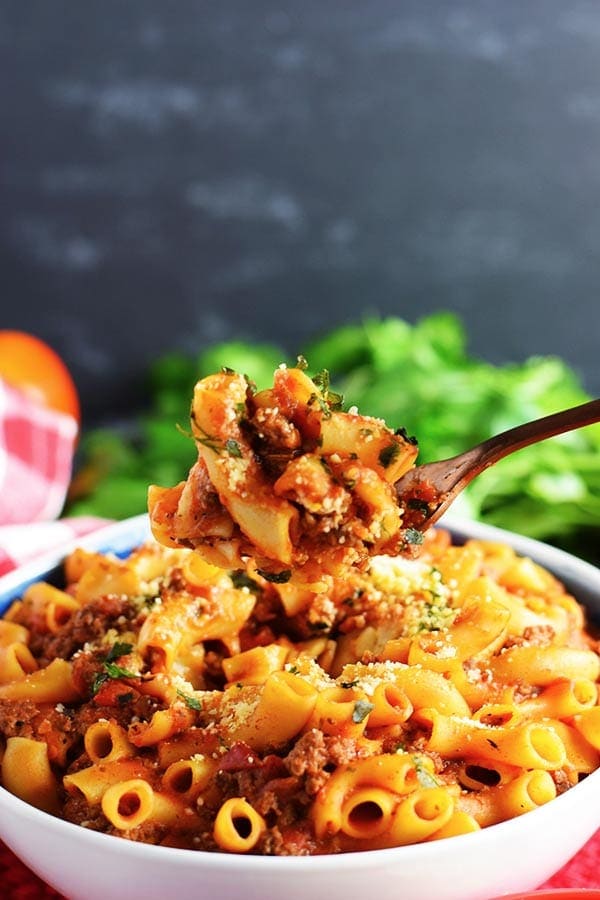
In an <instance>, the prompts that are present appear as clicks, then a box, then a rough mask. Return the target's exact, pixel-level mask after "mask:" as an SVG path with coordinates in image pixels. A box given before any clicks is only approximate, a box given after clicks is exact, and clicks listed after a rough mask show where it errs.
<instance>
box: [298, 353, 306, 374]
mask: <svg viewBox="0 0 600 900" xmlns="http://www.w3.org/2000/svg"><path fill="white" fill-rule="evenodd" d="M296 366H297V368H298V369H301V370H302V371H304V370H305V369H308V363H307V362H306V359H305V358H304V357H303V356H302V354H300V355H299V356H298V359H297V360H296Z"/></svg>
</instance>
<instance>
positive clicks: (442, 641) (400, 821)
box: [0, 529, 600, 854]
mask: <svg viewBox="0 0 600 900" xmlns="http://www.w3.org/2000/svg"><path fill="white" fill-rule="evenodd" d="M274 540H275V541H278V540H280V536H279V537H278V536H277V535H275V536H274ZM65 573H66V584H65V588H64V590H59V589H58V588H55V587H51V586H50V585H45V584H37V585H33V586H32V587H30V588H28V589H27V590H26V591H25V593H24V594H23V596H22V598H21V599H20V600H18V601H16V602H14V603H13V605H12V606H11V607H10V608H9V610H8V612H7V614H6V616H5V618H4V619H3V620H2V621H0V734H1V735H2V738H1V739H0V759H1V764H0V771H1V776H2V784H3V786H4V787H5V788H6V789H7V790H9V791H11V792H12V793H14V794H16V795H17V796H18V797H21V798H22V799H23V800H25V801H27V802H28V803H31V804H33V805H34V806H37V807H39V808H40V809H42V810H45V811H46V812H49V813H51V814H53V815H58V816H62V817H65V818H67V819H69V820H71V821H74V822H76V823H79V824H81V825H83V826H84V827H88V828H94V829H97V830H100V831H104V832H107V833H111V834H116V835H125V836H126V837H127V838H129V839H131V840H139V841H148V842H152V843H157V844H166V845H169V846H177V847H184V848H190V849H203V850H212V851H217V852H230V853H261V854H293V853H302V854H306V853H336V852H345V851H351V850H361V849H378V848H383V847H396V846H403V845H406V844H410V843H415V842H420V841H431V840H438V839H442V838H447V837H451V836H453V835H456V834H464V833H467V832H471V831H475V830H478V829H479V828H486V827H488V826H491V825H494V824H495V823H497V822H501V821H504V820H506V819H509V818H512V817H514V816H517V815H521V814H523V813H525V812H527V811H528V810H531V809H535V808H536V807H538V806H540V805H542V804H544V803H547V802H549V801H551V800H552V799H553V798H554V797H555V796H556V795H557V793H560V792H562V791H564V790H567V789H568V788H569V787H570V786H572V785H574V784H576V783H577V781H578V780H579V779H581V778H583V777H585V776H586V775H587V774H589V773H590V772H592V771H594V770H595V769H596V768H597V767H598V766H599V764H600V706H599V705H598V679H599V675H600V663H599V657H598V653H597V644H596V642H595V640H594V639H593V638H592V637H591V635H590V634H589V633H588V631H587V630H586V628H585V624H584V620H583V615H582V610H581V607H580V606H579V605H578V603H577V602H576V601H575V599H574V598H573V597H571V596H570V595H569V594H568V593H567V592H566V591H565V589H564V588H563V587H562V585H561V584H559V583H558V582H557V581H556V579H554V578H553V576H552V575H550V574H549V573H548V572H546V571H545V570H543V569H542V568H540V567H539V566H537V565H536V564H535V563H533V562H532V561H531V560H526V559H522V558H520V557H518V556H517V555H516V554H515V553H514V552H513V551H512V550H511V549H510V548H508V547H505V546H502V545H497V544H490V543H487V542H483V541H476V540H471V541H468V542H467V543H466V544H465V546H463V547H457V546H452V545H451V543H450V539H449V536H448V534H447V533H446V532H445V531H443V530H442V529H439V530H436V531H435V532H431V533H430V534H428V535H427V538H426V540H425V544H424V547H423V550H422V554H421V556H420V557H419V558H418V559H408V560H407V559H397V558H390V557H385V556H375V557H374V558H373V559H372V560H371V561H370V563H369V565H368V567H367V568H365V569H363V570H359V569H356V570H353V571H351V572H350V573H347V574H345V575H344V577H343V578H340V579H337V578H335V577H332V578H331V580H330V581H329V582H328V583H326V584H323V583H318V584H317V583H315V584H310V585H309V584H308V583H304V584H303V585H302V588H301V591H300V593H299V594H298V595H297V596H296V597H295V599H294V602H293V603H292V604H291V605H290V594H289V591H288V588H289V584H286V583H281V584H278V583H277V581H273V580H269V578H265V577H264V576H263V575H261V574H260V572H259V571H258V570H257V567H256V564H255V562H254V561H251V562H249V563H248V564H247V565H246V566H245V567H244V568H241V567H239V565H237V564H236V566H235V567H234V568H233V569H231V570H228V571H225V570H222V569H220V568H217V567H216V566H214V565H213V564H212V563H210V562H208V561H206V560H204V559H201V558H200V557H199V556H198V555H197V554H196V552H195V551H194V550H191V549H186V548H171V549H168V548H166V547H163V546H160V545H158V544H154V543H148V544H147V545H144V546H142V547H140V548H137V549H136V550H134V551H133V552H132V554H131V555H130V556H129V557H128V558H127V559H126V560H120V559H117V558H116V557H113V556H111V555H101V554H97V553H85V552H83V551H76V552H75V553H74V554H72V555H71V556H70V557H69V558H68V559H67V560H66V563H65Z"/></svg>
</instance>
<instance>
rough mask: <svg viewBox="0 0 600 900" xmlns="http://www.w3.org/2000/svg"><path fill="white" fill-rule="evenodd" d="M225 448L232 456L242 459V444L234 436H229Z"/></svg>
mask: <svg viewBox="0 0 600 900" xmlns="http://www.w3.org/2000/svg"><path fill="white" fill-rule="evenodd" d="M225 449H226V450H227V452H228V453H229V455H230V456H236V457H238V459H241V456H242V451H241V449H240V445H239V444H238V442H237V441H234V440H233V438H229V440H227V441H225Z"/></svg>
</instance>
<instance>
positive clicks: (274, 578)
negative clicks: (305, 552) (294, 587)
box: [256, 568, 292, 584]
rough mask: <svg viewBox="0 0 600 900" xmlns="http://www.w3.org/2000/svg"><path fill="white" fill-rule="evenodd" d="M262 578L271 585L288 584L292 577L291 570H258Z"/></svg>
mask: <svg viewBox="0 0 600 900" xmlns="http://www.w3.org/2000/svg"><path fill="white" fill-rule="evenodd" d="M256 571H257V572H258V574H259V575H260V577H261V578H264V579H265V581H270V582H271V584H287V582H288V581H289V580H290V578H291V577H292V570H291V569H282V571H281V572H267V571H266V570H265V569H258V568H257V570H256Z"/></svg>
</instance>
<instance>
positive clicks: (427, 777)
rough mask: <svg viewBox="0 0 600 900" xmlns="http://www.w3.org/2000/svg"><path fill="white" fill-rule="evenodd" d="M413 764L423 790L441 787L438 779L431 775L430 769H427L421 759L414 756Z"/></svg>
mask: <svg viewBox="0 0 600 900" xmlns="http://www.w3.org/2000/svg"><path fill="white" fill-rule="evenodd" d="M413 762H414V764H415V772H416V775H417V780H418V782H419V784H420V785H421V787H422V788H435V787H439V786H440V783H439V781H438V780H437V778H435V776H434V775H432V774H431V772H430V771H429V769H427V768H425V766H424V765H423V761H422V760H421V758H420V757H418V756H413Z"/></svg>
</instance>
